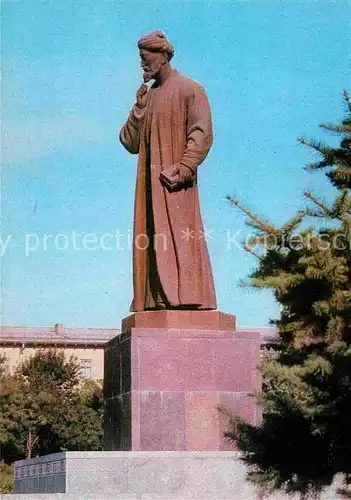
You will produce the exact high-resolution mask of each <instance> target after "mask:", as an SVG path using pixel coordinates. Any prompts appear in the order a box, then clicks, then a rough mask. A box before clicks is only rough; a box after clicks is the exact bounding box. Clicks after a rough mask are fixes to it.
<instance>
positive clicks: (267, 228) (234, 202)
mask: <svg viewBox="0 0 351 500" xmlns="http://www.w3.org/2000/svg"><path fill="white" fill-rule="evenodd" d="M227 200H229V202H230V203H231V204H232V205H234V206H236V207H238V208H239V209H240V210H241V211H242V212H244V213H245V214H246V215H247V216H248V217H250V219H252V220H253V221H254V222H256V224H258V226H259V227H261V228H262V229H263V230H264V231H266V232H267V233H273V234H278V233H279V231H278V230H277V229H275V228H274V227H273V226H271V225H270V224H268V223H266V222H263V221H261V220H260V219H259V218H258V217H256V215H254V214H253V213H252V212H250V210H248V209H247V208H245V207H244V206H243V205H241V204H240V203H239V202H238V201H237V200H234V198H232V197H231V196H230V195H228V196H227Z"/></svg>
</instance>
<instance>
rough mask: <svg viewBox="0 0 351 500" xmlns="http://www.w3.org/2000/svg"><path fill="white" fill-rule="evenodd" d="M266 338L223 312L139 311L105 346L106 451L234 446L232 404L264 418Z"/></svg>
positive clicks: (253, 418) (250, 418) (248, 415)
mask: <svg viewBox="0 0 351 500" xmlns="http://www.w3.org/2000/svg"><path fill="white" fill-rule="evenodd" d="M259 362H260V338H259V334H258V333H256V332H245V333H242V332H241V333H239V332H237V333H236V332H235V317H234V316H231V315H228V314H223V313H221V312H219V311H157V312H141V313H135V314H132V315H131V316H129V317H128V318H125V319H124V320H123V322H122V333H121V334H120V335H119V336H117V337H115V338H114V339H112V340H111V341H110V342H109V343H108V344H107V347H106V350H105V379H104V392H105V450H132V451H157V450H168V451H172V450H186V451H213V450H231V449H234V446H233V444H232V443H229V442H228V441H227V440H225V439H224V437H223V432H224V430H226V428H227V423H228V421H227V418H226V417H225V416H224V415H223V414H222V413H221V412H219V411H218V407H222V408H225V409H227V410H229V411H233V412H236V413H238V414H239V415H241V416H242V417H243V418H244V419H245V420H247V421H248V422H250V423H258V421H259V419H260V412H259V409H258V408H257V407H256V406H255V404H254V401H253V399H252V397H250V394H251V393H252V392H257V391H258V390H259V388H260V374H259V371H258V369H257V368H258V366H259Z"/></svg>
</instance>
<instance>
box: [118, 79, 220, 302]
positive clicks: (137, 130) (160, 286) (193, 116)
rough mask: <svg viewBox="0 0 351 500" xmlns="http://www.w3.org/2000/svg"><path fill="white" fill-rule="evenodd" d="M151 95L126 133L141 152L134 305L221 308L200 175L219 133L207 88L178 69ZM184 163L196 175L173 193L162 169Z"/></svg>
mask: <svg viewBox="0 0 351 500" xmlns="http://www.w3.org/2000/svg"><path fill="white" fill-rule="evenodd" d="M147 95H148V97H147V105H146V107H145V108H144V109H142V110H141V109H139V108H138V107H137V106H136V105H134V106H133V108H132V110H131V112H130V114H129V117H128V120H127V122H126V123H125V124H124V126H123V127H122V129H121V132H120V141H121V143H122V144H123V146H124V147H125V148H126V149H127V150H128V151H129V152H130V153H133V154H139V160H138V172H137V182H136V194H135V209H134V246H133V285H134V299H133V302H132V305H131V308H130V310H131V311H143V310H147V309H153V308H154V307H155V305H156V303H157V302H159V301H160V302H164V303H166V305H167V307H169V308H177V307H181V308H189V309H192V308H196V309H216V307H217V305H216V296H215V289H214V283H213V276H212V270H211V264H210V260H209V255H208V250H207V245H206V235H205V234H204V228H203V223H202V219H201V214H200V207H199V194H198V188H197V178H196V177H197V167H198V166H199V165H200V164H201V163H202V162H203V160H204V159H205V158H206V156H207V154H208V151H209V149H210V147H211V145H212V140H213V136H212V122H211V112H210V107H209V103H208V100H207V97H206V93H205V91H204V89H203V88H202V87H201V85H199V84H198V83H197V82H195V81H193V80H191V79H190V78H187V77H184V76H182V75H181V74H180V73H179V72H178V71H176V70H172V72H171V74H170V76H169V77H168V78H167V79H166V81H165V82H164V83H163V84H162V85H161V86H157V85H156V84H154V85H153V86H152V88H151V89H150V90H149V91H148V94H147ZM180 163H181V164H183V165H186V166H188V167H189V168H190V169H191V170H192V171H193V172H194V182H193V184H192V185H191V186H189V187H186V188H183V189H181V190H178V191H171V192H170V191H169V190H168V189H167V188H166V187H164V186H163V185H162V183H161V181H160V179H159V175H160V172H161V170H163V169H164V168H167V167H170V166H172V165H179V164H180ZM148 242H149V245H147V243H148Z"/></svg>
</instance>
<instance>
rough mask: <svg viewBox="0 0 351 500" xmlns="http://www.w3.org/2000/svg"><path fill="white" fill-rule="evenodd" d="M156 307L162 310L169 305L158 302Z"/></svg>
mask: <svg viewBox="0 0 351 500" xmlns="http://www.w3.org/2000/svg"><path fill="white" fill-rule="evenodd" d="M156 309H157V310H158V311H162V310H164V309H167V306H166V304H165V303H164V302H156Z"/></svg>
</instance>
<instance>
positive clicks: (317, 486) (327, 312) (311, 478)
mask: <svg viewBox="0 0 351 500" xmlns="http://www.w3.org/2000/svg"><path fill="white" fill-rule="evenodd" d="M345 101H346V105H347V116H346V118H345V119H344V120H343V121H342V123H341V125H330V124H329V125H323V126H322V127H323V128H324V129H328V130H329V131H332V132H334V133H336V134H339V135H341V139H340V146H339V147H336V148H333V147H330V146H325V145H323V144H322V143H320V142H317V141H306V140H304V139H300V142H301V143H302V144H304V145H306V146H307V147H309V148H312V149H313V150H314V151H316V152H317V153H318V154H319V155H320V157H321V160H320V161H319V162H316V163H313V164H310V165H309V166H308V167H307V168H308V169H312V170H321V169H326V175H327V177H328V178H329V180H330V181H331V183H332V184H333V186H335V187H336V188H337V191H338V194H337V196H336V199H335V200H334V203H333V204H332V205H331V206H327V205H326V204H324V203H322V202H321V201H320V200H318V198H317V197H315V196H314V195H313V194H311V193H305V196H306V198H307V199H308V200H309V201H310V202H312V203H313V205H314V207H313V209H312V208H308V209H306V210H304V211H301V212H299V213H298V214H297V216H295V217H294V218H293V219H292V220H291V221H288V222H287V224H285V225H284V226H283V227H282V228H275V227H274V226H273V225H271V224H268V223H267V222H265V221H260V219H259V218H258V217H257V216H254V215H253V214H251V212H250V211H249V210H247V209H246V208H245V207H242V206H241V205H240V204H239V203H238V202H237V201H236V200H232V199H231V198H230V197H229V200H230V201H231V202H232V203H233V204H234V205H235V206H237V207H239V208H240V209H241V210H242V211H244V213H245V214H246V215H248V216H249V219H250V221H249V225H250V226H251V227H254V228H255V231H256V234H255V235H254V236H253V237H252V238H251V240H250V242H249V245H248V246H247V249H248V250H249V251H250V252H251V253H253V254H254V255H256V256H257V258H258V259H259V264H258V267H257V269H256V270H255V271H254V272H253V273H252V275H251V277H250V280H249V282H248V285H249V286H253V287H256V288H266V289H267V288H268V289H270V290H272V291H273V293H274V295H275V297H276V299H277V301H278V302H279V303H280V304H281V306H282V307H281V315H280V318H279V319H278V320H277V321H275V322H273V323H274V324H275V325H276V326H277V329H278V333H279V338H278V339H277V342H275V343H272V344H271V345H269V346H267V350H266V356H265V357H264V360H263V362H262V368H261V369H262V376H263V388H262V394H261V395H260V396H259V402H260V404H261V405H262V408H263V420H262V423H261V425H259V426H257V427H254V426H251V425H248V424H247V423H245V422H243V421H241V420H240V419H237V418H234V419H233V422H232V425H231V428H230V430H229V432H228V437H230V438H232V439H235V440H236V441H237V443H238V445H239V447H240V449H241V450H242V451H243V452H244V461H245V462H246V463H247V464H248V466H249V477H250V478H251V479H252V480H253V481H254V482H256V484H258V485H260V486H261V487H262V488H263V489H267V490H272V489H282V490H285V491H287V492H294V491H298V492H300V494H301V497H302V498H304V497H305V496H308V495H309V494H311V495H313V494H316V495H318V494H319V492H320V491H321V490H322V489H323V488H324V487H325V486H327V485H329V484H331V482H332V481H333V479H334V477H335V475H336V474H341V475H342V476H343V477H344V479H345V482H346V483H348V482H349V481H350V479H351V433H350V429H351V410H350V409H351V194H350V189H351V149H350V146H351V105H350V99H349V96H348V94H347V93H345ZM311 216H313V217H317V218H318V219H323V221H324V224H325V227H324V228H322V229H319V230H314V229H313V228H307V229H303V230H299V225H300V223H301V222H302V221H303V220H305V218H306V217H311ZM268 348H269V349H268ZM345 495H346V490H345Z"/></svg>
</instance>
